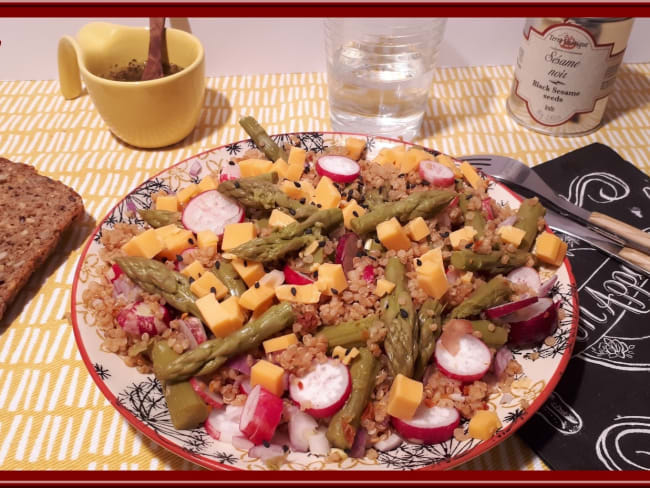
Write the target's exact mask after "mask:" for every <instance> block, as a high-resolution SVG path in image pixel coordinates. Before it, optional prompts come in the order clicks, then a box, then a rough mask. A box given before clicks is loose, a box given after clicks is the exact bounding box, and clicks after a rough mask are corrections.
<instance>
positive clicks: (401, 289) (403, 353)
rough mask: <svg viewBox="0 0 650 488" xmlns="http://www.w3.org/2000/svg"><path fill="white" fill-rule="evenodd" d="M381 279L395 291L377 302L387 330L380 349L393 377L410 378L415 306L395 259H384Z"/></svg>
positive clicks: (412, 362)
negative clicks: (392, 284) (384, 263)
mask: <svg viewBox="0 0 650 488" xmlns="http://www.w3.org/2000/svg"><path fill="white" fill-rule="evenodd" d="M385 278H386V279H387V280H388V281H390V282H392V283H395V288H394V289H393V291H392V292H391V293H389V294H388V295H387V296H385V297H384V298H383V299H382V303H381V305H382V307H381V310H382V317H381V318H382V320H383V321H384V324H385V326H386V329H387V332H386V338H385V339H384V350H385V351H386V356H388V362H389V365H390V368H391V372H392V374H393V376H396V375H397V374H398V373H402V374H403V375H404V376H407V377H409V378H410V377H412V376H413V368H414V366H415V356H414V343H415V307H414V306H413V300H412V299H411V294H410V292H409V290H408V286H407V279H406V269H405V268H404V265H403V264H402V263H401V261H400V260H399V259H398V258H396V257H393V258H390V259H389V260H388V263H387V264H386V270H385Z"/></svg>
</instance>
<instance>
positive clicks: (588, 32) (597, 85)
mask: <svg viewBox="0 0 650 488" xmlns="http://www.w3.org/2000/svg"><path fill="white" fill-rule="evenodd" d="M633 22H634V19H632V18H594V17H592V18H568V19H561V18H532V19H527V20H526V25H525V27H524V32H523V34H524V39H523V42H522V44H521V47H520V49H519V53H518V56H517V64H516V66H515V76H514V80H513V83H512V90H511V93H510V97H509V98H508V101H507V109H508V112H509V114H510V115H511V117H512V118H513V119H514V120H515V121H516V122H518V123H519V124H521V125H523V126H525V127H528V128H529V129H533V130H535V131H538V132H543V133H545V134H550V135H554V136H577V135H584V134H588V133H590V132H593V131H595V130H597V129H598V127H600V125H601V123H602V119H603V115H604V113H605V107H606V106H607V100H608V99H609V94H610V93H611V91H612V89H613V87H614V82H615V81H616V72H617V71H618V67H619V66H620V64H621V62H622V61H623V54H624V53H625V48H626V46H627V40H628V38H629V36H630V31H631V30H632V24H633Z"/></svg>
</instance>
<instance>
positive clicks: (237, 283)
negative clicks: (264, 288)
mask: <svg viewBox="0 0 650 488" xmlns="http://www.w3.org/2000/svg"><path fill="white" fill-rule="evenodd" d="M214 268H215V269H214V271H213V273H214V274H215V275H217V278H219V279H220V280H221V282H222V283H223V284H224V285H226V288H228V291H229V292H230V294H231V295H232V296H234V297H238V296H241V295H242V294H243V293H244V292H245V291H246V290H247V287H246V284H245V283H244V281H243V280H242V279H241V277H240V276H239V273H237V271H235V268H233V266H232V264H230V263H229V262H228V261H217V262H216V263H215V264H214Z"/></svg>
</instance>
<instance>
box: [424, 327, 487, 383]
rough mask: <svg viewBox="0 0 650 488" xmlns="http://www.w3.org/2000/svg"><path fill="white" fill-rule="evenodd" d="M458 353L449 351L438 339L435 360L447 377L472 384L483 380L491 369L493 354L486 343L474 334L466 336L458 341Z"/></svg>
mask: <svg viewBox="0 0 650 488" xmlns="http://www.w3.org/2000/svg"><path fill="white" fill-rule="evenodd" d="M458 346H459V349H458V353H457V354H452V353H451V352H450V351H448V350H447V348H446V347H445V344H444V342H443V341H441V340H440V339H438V342H437V344H436V350H435V353H434V355H435V358H436V364H437V366H438V369H439V370H440V372H441V373H443V374H444V375H445V376H447V377H449V378H452V379H455V380H461V381H464V382H466V383H471V382H472V381H476V380H479V379H481V378H482V377H483V376H484V375H485V373H487V372H488V369H490V362H491V361H492V354H491V353H490V349H489V348H488V347H487V346H486V345H485V343H484V342H483V341H482V340H481V339H479V338H477V337H475V336H474V335H472V334H465V335H463V336H462V337H460V339H459V340H458Z"/></svg>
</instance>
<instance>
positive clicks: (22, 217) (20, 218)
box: [18, 215, 26, 223]
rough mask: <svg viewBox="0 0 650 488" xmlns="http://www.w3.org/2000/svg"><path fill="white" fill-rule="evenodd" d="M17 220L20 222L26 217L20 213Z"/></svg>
mask: <svg viewBox="0 0 650 488" xmlns="http://www.w3.org/2000/svg"><path fill="white" fill-rule="evenodd" d="M18 220H19V221H20V223H23V222H25V220H26V219H25V217H24V216H23V215H21V216H20V217H18Z"/></svg>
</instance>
